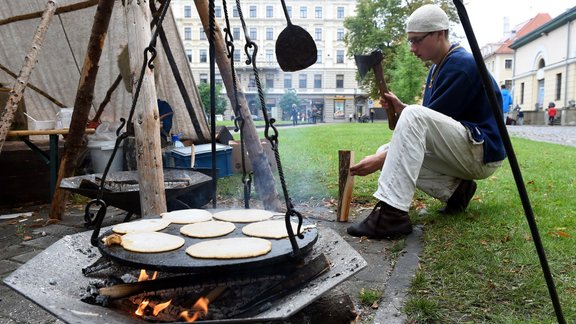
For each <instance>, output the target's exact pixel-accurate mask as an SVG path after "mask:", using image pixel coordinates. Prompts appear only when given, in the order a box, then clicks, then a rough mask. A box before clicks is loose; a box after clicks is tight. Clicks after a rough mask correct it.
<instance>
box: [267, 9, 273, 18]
mask: <svg viewBox="0 0 576 324" xmlns="http://www.w3.org/2000/svg"><path fill="white" fill-rule="evenodd" d="M266 18H274V7H272V6H266Z"/></svg>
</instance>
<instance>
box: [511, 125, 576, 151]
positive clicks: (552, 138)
mask: <svg viewBox="0 0 576 324" xmlns="http://www.w3.org/2000/svg"><path fill="white" fill-rule="evenodd" d="M507 129H508V134H510V136H511V137H523V138H527V139H531V140H533V141H539V142H548V143H555V144H562V145H569V146H576V126H508V127H507Z"/></svg>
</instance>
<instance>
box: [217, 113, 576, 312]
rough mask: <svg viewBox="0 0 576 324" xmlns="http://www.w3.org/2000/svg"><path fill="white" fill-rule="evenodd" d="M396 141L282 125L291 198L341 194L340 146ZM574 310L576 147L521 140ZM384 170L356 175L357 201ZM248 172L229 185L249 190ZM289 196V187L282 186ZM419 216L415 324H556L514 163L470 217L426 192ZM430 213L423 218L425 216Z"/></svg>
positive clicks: (541, 220)
mask: <svg viewBox="0 0 576 324" xmlns="http://www.w3.org/2000/svg"><path fill="white" fill-rule="evenodd" d="M390 137H391V131H390V130H388V127H387V124H385V123H374V124H358V123H352V124H350V123H344V124H329V125H320V126H317V127H303V128H291V127H283V128H279V148H280V155H281V158H282V165H283V168H284V172H285V175H286V181H287V184H288V189H289V193H290V196H291V197H292V198H293V200H294V201H295V202H296V203H298V202H299V201H307V200H310V199H311V198H312V197H313V198H314V199H336V198H337V195H338V171H337V170H338V150H339V149H345V150H353V151H354V152H355V155H356V161H359V160H360V159H361V158H362V157H363V156H365V155H368V154H373V153H374V151H375V150H376V149H377V148H378V147H379V146H380V145H381V144H383V143H385V142H387V141H388V140H389V139H390ZM512 142H513V145H514V150H515V152H516V155H517V158H518V161H519V163H520V167H521V170H522V175H523V178H524V182H525V184H526V188H527V191H528V194H529V197H530V201H531V203H532V208H533V210H534V214H535V216H536V221H537V224H538V228H539V231H540V236H541V238H542V241H543V244H544V248H545V251H546V254H547V258H548V262H549V264H550V268H551V271H552V274H553V276H554V280H555V284H556V289H557V291H558V295H559V297H560V301H561V304H562V308H563V311H564V316H565V318H566V320H568V322H570V321H574V320H576V256H575V253H574V251H575V250H576V249H575V246H576V240H575V236H576V212H575V211H574V208H573V206H574V201H576V190H575V188H574V187H575V186H576V174H575V172H574V167H573V166H574V161H575V160H576V148H573V147H566V146H561V145H556V144H548V143H538V142H533V141H529V140H524V139H519V138H513V139H512ZM377 177H378V175H377V174H374V175H370V176H368V177H356V179H355V187H354V201H355V202H356V203H362V204H365V203H370V204H372V203H374V198H373V197H372V193H373V191H374V190H375V188H376V182H377ZM240 187H241V182H240V177H239V176H238V175H235V176H232V177H228V178H226V179H224V180H223V181H221V182H220V183H219V191H220V194H222V195H223V196H228V195H235V196H239V189H238V188H240ZM279 192H281V191H280V190H279ZM415 198H416V200H417V202H418V203H417V204H415V206H418V208H419V209H420V208H426V210H427V213H420V212H419V211H416V210H414V211H411V218H412V221H413V222H414V223H416V224H423V225H424V252H423V255H422V256H421V268H420V270H419V271H418V273H417V276H416V278H415V279H414V281H413V285H412V289H411V291H410V294H409V299H408V301H407V304H406V309H405V311H406V313H407V314H408V316H409V319H410V320H411V321H413V322H415V323H447V322H448V323H449V322H474V323H476V322H500V323H526V322H532V323H552V322H555V320H556V317H555V315H554V310H553V308H552V304H551V301H550V298H549V294H548V290H547V287H546V283H545V281H544V277H543V275H542V271H541V268H540V263H539V260H538V256H537V254H536V250H535V247H534V244H533V242H532V238H531V235H530V230H529V228H528V224H527V221H526V219H525V216H524V211H523V209H522V205H521V202H520V198H519V195H518V191H517V189H516V184H515V182H514V179H513V176H512V173H511V170H510V167H509V164H508V162H506V163H505V164H504V166H503V167H502V168H501V169H499V170H498V171H497V172H496V173H495V174H494V175H493V176H492V177H490V178H488V179H485V180H482V181H479V182H478V190H477V192H476V195H475V197H474V200H473V201H472V202H471V204H470V207H469V208H468V211H467V212H466V213H462V214H460V215H455V216H451V217H445V216H441V215H439V214H438V213H436V210H437V209H438V208H439V207H440V206H441V204H440V202H438V201H436V200H434V199H432V198H429V197H427V196H426V195H424V194H421V193H418V194H417V195H416V197H415ZM422 214H423V215H422Z"/></svg>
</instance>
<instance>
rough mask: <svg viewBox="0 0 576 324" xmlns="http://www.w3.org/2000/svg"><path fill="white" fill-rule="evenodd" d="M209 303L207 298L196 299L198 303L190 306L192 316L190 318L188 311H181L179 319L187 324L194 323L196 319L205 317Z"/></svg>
mask: <svg viewBox="0 0 576 324" xmlns="http://www.w3.org/2000/svg"><path fill="white" fill-rule="evenodd" d="M209 303H210V300H208V298H206V297H200V299H198V301H197V302H196V303H195V304H194V306H192V310H194V314H192V316H190V311H183V312H181V313H180V317H181V318H182V319H183V320H184V321H186V322H188V323H191V322H194V321H196V320H197V319H198V317H200V316H205V315H206V314H208V304H209Z"/></svg>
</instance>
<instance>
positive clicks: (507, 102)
mask: <svg viewBox="0 0 576 324" xmlns="http://www.w3.org/2000/svg"><path fill="white" fill-rule="evenodd" d="M500 93H501V94H502V115H503V117H504V125H506V119H507V118H508V111H510V106H511V105H512V96H511V95H510V91H508V89H507V88H506V85H505V84H503V85H501V86H500Z"/></svg>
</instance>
